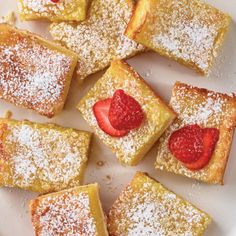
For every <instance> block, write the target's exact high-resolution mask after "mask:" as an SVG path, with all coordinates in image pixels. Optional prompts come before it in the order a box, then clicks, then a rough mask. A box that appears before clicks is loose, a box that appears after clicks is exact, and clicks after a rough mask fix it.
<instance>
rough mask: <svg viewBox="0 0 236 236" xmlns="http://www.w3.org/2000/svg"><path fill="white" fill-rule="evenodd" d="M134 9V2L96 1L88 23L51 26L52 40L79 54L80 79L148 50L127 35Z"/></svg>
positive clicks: (55, 24) (130, 0)
mask: <svg viewBox="0 0 236 236" xmlns="http://www.w3.org/2000/svg"><path fill="white" fill-rule="evenodd" d="M133 10H134V2H133V1H132V0H117V1H114V0H105V1H104V0H93V1H92V2H91V7H90V8H89V13H88V18H87V19H86V20H85V21H84V22H82V23H79V24H74V23H68V22H61V23H53V24H52V25H51V27H50V32H51V35H52V37H53V38H54V39H55V40H57V41H59V42H60V43H62V44H63V45H65V46H66V47H68V48H69V49H71V50H73V51H74V52H75V53H76V54H77V55H78V57H79V65H78V70H77V73H78V78H79V79H84V78H86V77H87V76H89V75H91V74H93V73H95V72H97V71H100V70H103V69H105V68H106V67H108V66H109V65H110V62H111V61H112V60H113V59H114V58H117V59H125V58H128V57H131V56H134V55H135V54H136V53H138V52H141V51H143V50H144V47H143V46H141V45H139V44H137V43H135V42H134V41H132V40H130V39H128V38H127V37H126V36H124V31H125V29H126V27H127V24H128V22H129V20H130V17H131V15H132V12H133Z"/></svg>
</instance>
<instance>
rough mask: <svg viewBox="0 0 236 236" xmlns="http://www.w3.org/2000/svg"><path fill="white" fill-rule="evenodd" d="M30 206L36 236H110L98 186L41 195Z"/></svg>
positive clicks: (91, 185)
mask: <svg viewBox="0 0 236 236" xmlns="http://www.w3.org/2000/svg"><path fill="white" fill-rule="evenodd" d="M29 207H30V210H31V216H32V224H33V227H34V230H35V235H36V236H40V235H89V236H108V233H107V228H106V219H105V216H104V213H103V210H102V206H101V202H100V199H99V190H98V184H90V185H86V186H81V187H76V188H72V189H68V190H64V191H61V192H57V193H52V194H48V195H44V196H40V197H38V198H36V199H34V200H32V201H31V202H30V204H29Z"/></svg>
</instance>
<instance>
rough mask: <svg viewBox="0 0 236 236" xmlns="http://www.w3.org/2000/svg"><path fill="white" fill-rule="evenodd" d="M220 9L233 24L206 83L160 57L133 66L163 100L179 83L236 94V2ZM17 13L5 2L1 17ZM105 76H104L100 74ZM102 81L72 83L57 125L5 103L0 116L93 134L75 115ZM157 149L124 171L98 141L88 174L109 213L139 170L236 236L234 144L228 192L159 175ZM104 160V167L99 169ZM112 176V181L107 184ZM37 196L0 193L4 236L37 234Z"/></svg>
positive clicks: (37, 26)
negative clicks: (32, 205)
mask: <svg viewBox="0 0 236 236" xmlns="http://www.w3.org/2000/svg"><path fill="white" fill-rule="evenodd" d="M208 2H209V3H211V4H213V5H215V6H217V7H218V8H219V9H221V10H223V11H225V12H228V13H229V14H231V16H232V17H233V19H234V22H233V24H232V26H231V29H230V33H229V36H228V39H227V41H226V43H225V46H224V50H223V53H222V55H221V58H220V59H219V60H218V62H217V63H216V65H215V67H214V71H213V73H212V74H211V75H210V77H209V78H203V77H200V76H198V75H196V74H195V73H194V72H192V71H190V70H188V69H186V68H185V67H183V66H180V65H178V64H177V63H175V62H172V61H170V60H168V59H165V58H162V57H160V56H159V55H157V54H155V53H147V54H143V55H139V56H137V57H135V58H133V59H131V60H129V63H130V64H131V65H132V66H133V67H134V68H135V69H136V70H137V71H138V72H139V73H140V74H141V75H142V76H143V77H144V78H145V79H146V80H147V81H148V83H149V84H150V85H152V86H153V88H154V89H155V90H156V91H157V92H158V93H160V95H161V96H162V97H163V98H164V99H165V100H166V101H168V100H169V98H170V93H171V87H172V85H173V84H174V82H175V81H177V80H179V81H182V82H187V83H190V84H193V85H197V86H199V87H206V88H209V89H212V90H216V91H220V92H228V93H230V92H236V43H235V42H236V41H235V39H236V36H235V35H236V6H235V0H228V1H225V0H208ZM10 10H16V0H8V1H3V0H0V16H1V15H6V14H7V12H8V11H10ZM17 25H18V26H20V27H21V28H26V29H29V30H31V31H33V32H37V33H40V34H41V35H44V36H47V37H49V34H48V24H47V23H46V22H29V23H23V24H22V23H20V22H17ZM100 75H101V73H100ZM100 75H95V76H92V78H89V79H88V80H87V81H86V82H85V83H84V84H83V85H82V86H81V87H78V86H76V83H75V82H73V85H72V89H71V90H70V93H69V97H68V100H67V104H66V107H65V110H64V111H63V112H62V113H61V114H60V115H59V116H57V117H55V118H54V119H52V120H49V119H46V118H44V117H42V116H39V115H37V114H35V113H34V112H31V111H28V110H24V109H19V108H16V107H15V106H13V105H10V104H8V103H5V102H3V101H0V113H1V114H3V113H4V111H6V110H11V111H12V112H13V114H14V116H13V118H16V119H29V120H32V121H39V122H55V123H57V124H60V125H63V126H67V127H74V128H77V129H86V130H89V127H88V126H87V124H86V123H85V121H84V120H83V119H82V117H81V116H80V114H79V112H78V111H77V110H76V109H75V106H76V105H77V103H78V101H79V100H80V98H81V97H82V96H83V95H84V94H85V93H86V91H88V89H89V88H90V87H91V86H92V85H93V84H94V82H95V81H96V80H97V79H98V78H99V76H100ZM155 156H156V148H155V147H154V148H153V149H152V150H151V151H150V152H149V153H148V155H147V156H146V157H145V160H144V161H142V162H141V163H140V164H139V165H138V166H137V167H127V168H124V167H121V166H120V164H119V163H118V161H117V160H116V158H115V156H114V155H113V154H112V153H111V151H110V150H109V149H108V148H106V147H105V146H104V145H103V144H102V143H101V142H100V141H99V140H98V138H97V137H95V138H94V141H93V145H92V153H91V155H90V162H89V165H88V168H87V171H86V178H85V182H86V183H90V182H98V183H100V186H101V198H102V203H103V206H104V209H105V211H107V210H108V209H109V208H110V207H111V205H112V203H113V201H114V200H115V199H116V197H117V196H118V194H119V193H120V191H121V189H122V188H123V187H124V186H125V185H126V184H127V183H128V182H129V181H130V179H131V178H132V176H133V174H134V173H135V171H137V170H143V171H146V172H148V173H149V174H150V175H151V176H153V177H154V178H156V179H157V180H159V181H160V182H161V183H163V184H164V185H166V186H167V187H168V188H170V189H172V190H173V191H175V192H176V193H178V194H180V195H181V196H183V197H184V198H186V199H187V200H189V201H191V202H192V203H194V204H195V205H196V206H198V207H199V208H201V209H202V210H204V211H206V212H208V213H209V214H210V215H211V216H212V217H213V219H214V221H213V223H212V225H211V226H210V227H209V228H208V230H207V232H206V235H209V236H235V235H236V224H235V219H236V210H235V206H236V158H235V156H236V140H235V139H234V142H233V148H232V151H231V155H230V159H229V163H228V167H227V170H226V175H225V186H211V185H206V184H202V183H198V182H196V181H194V180H191V179H188V178H185V177H181V176H177V175H174V174H169V173H165V172H161V171H158V170H155V169H154V165H153V164H154V161H155ZM99 160H103V161H105V165H104V166H103V167H98V165H96V163H97V162H98V161H99ZM107 176H111V181H110V180H109V179H108V178H107ZM35 196H37V194H34V193H29V192H25V191H22V190H18V189H8V188H2V189H0V236H16V235H17V236H30V235H33V230H32V226H31V222H30V215H29V212H28V200H29V199H32V198H34V197H35Z"/></svg>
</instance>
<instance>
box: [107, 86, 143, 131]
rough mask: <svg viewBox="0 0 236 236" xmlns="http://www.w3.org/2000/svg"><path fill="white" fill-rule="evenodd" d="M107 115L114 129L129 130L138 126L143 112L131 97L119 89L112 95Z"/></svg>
mask: <svg viewBox="0 0 236 236" xmlns="http://www.w3.org/2000/svg"><path fill="white" fill-rule="evenodd" d="M108 117H109V120H110V122H111V125H112V126H113V127H114V128H115V129H118V130H131V129H136V128H138V127H140V125H141V124H142V121H143V119H144V113H143V110H142V108H141V106H140V104H139V103H138V102H137V101H136V100H135V99H134V98H133V97H131V96H129V95H127V94H126V93H125V92H124V91H123V90H122V89H119V90H117V91H116V92H115V93H114V95H113V98H112V101H111V107H110V110H109V114H108Z"/></svg>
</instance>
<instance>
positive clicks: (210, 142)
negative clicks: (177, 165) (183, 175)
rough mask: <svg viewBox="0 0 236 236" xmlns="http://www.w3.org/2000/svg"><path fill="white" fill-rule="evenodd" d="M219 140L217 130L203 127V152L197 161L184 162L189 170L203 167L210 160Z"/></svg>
mask: <svg viewBox="0 0 236 236" xmlns="http://www.w3.org/2000/svg"><path fill="white" fill-rule="evenodd" d="M218 140H219V130H218V129H214V128H206V129H203V150H204V151H203V154H202V156H201V157H200V158H199V159H198V161H196V162H193V163H190V164H185V166H186V167H187V168H188V169H190V170H199V169H202V168H203V167H205V166H206V165H207V164H208V163H209V161H210V160H211V157H212V154H213V152H214V150H215V146H216V143H217V142H218Z"/></svg>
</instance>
